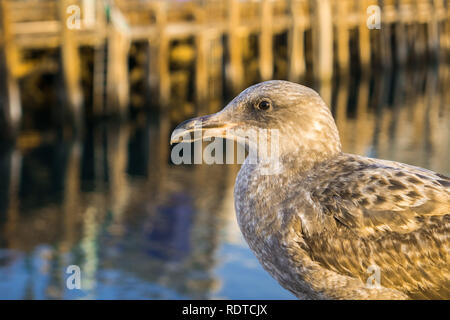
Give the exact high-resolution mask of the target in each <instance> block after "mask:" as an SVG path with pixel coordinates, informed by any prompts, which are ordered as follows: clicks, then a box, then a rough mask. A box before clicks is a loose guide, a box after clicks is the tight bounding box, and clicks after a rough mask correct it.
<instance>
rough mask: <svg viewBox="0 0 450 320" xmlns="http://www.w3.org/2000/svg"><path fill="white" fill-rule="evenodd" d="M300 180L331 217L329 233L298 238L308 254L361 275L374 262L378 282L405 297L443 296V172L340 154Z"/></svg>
mask: <svg viewBox="0 0 450 320" xmlns="http://www.w3.org/2000/svg"><path fill="white" fill-rule="evenodd" d="M330 177H333V179H330ZM307 179H308V180H309V179H310V180H311V187H310V190H311V198H312V200H313V201H317V203H320V210H321V213H322V214H324V215H330V216H332V217H333V218H334V219H335V221H336V229H335V231H334V232H333V234H331V236H330V234H327V236H324V234H323V233H322V232H324V231H322V232H320V231H319V232H316V233H312V234H309V235H306V236H305V237H304V241H305V244H306V245H307V246H308V248H309V250H310V252H311V256H312V259H313V260H316V261H318V262H319V263H320V264H321V265H323V266H325V267H326V268H329V269H331V270H334V271H336V272H339V273H341V274H345V275H349V276H357V277H358V278H360V279H361V280H363V281H365V280H366V279H367V277H368V276H369V274H368V273H367V268H368V267H369V266H370V265H374V264H375V265H377V266H378V267H379V268H380V271H381V273H380V275H381V285H382V286H385V287H389V288H395V289H397V290H400V291H402V292H405V293H406V294H408V296H410V297H411V298H433V299H449V298H450V282H449V280H450V278H449V271H448V251H449V241H448V240H449V239H448V234H449V228H450V179H449V178H447V177H445V176H442V175H439V174H436V173H434V172H431V171H429V170H424V169H421V168H417V167H413V166H408V165H404V164H400V163H396V162H391V161H383V160H378V159H369V158H364V157H359V156H354V155H347V154H342V155H341V156H339V157H337V158H336V159H335V160H334V161H330V162H327V163H326V164H325V165H324V167H323V168H320V170H317V171H316V173H315V174H312V175H311V176H310V177H308V178H307Z"/></svg>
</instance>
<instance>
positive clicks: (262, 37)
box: [259, 0, 273, 80]
mask: <svg viewBox="0 0 450 320" xmlns="http://www.w3.org/2000/svg"><path fill="white" fill-rule="evenodd" d="M260 10H261V11H260V19H261V20H260V23H261V25H260V34H259V72H260V76H261V80H270V79H271V78H272V75H273V33H272V24H273V12H272V0H262V2H261V6H260Z"/></svg>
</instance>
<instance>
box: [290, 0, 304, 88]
mask: <svg viewBox="0 0 450 320" xmlns="http://www.w3.org/2000/svg"><path fill="white" fill-rule="evenodd" d="M305 6H306V1H298V0H291V1H290V6H289V10H290V16H291V19H292V23H291V27H290V28H289V31H288V32H289V35H288V54H289V56H288V65H289V66H288V72H289V74H288V79H289V80H291V81H294V82H295V81H299V79H300V78H301V77H302V76H303V75H304V73H305V52H304V50H305V46H304V41H305V38H304V36H305V27H306V24H307V23H305V22H304V21H303V20H304V19H305V18H306V16H307V14H306V12H305V11H306V10H305Z"/></svg>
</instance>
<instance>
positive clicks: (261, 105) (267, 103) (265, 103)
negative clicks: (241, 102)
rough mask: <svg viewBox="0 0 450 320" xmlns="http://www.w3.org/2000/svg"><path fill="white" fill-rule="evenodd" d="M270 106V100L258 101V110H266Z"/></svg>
mask: <svg viewBox="0 0 450 320" xmlns="http://www.w3.org/2000/svg"><path fill="white" fill-rule="evenodd" d="M270 107H271V104H270V101H267V100H262V101H260V102H259V103H258V109H259V110H263V111H267V110H269V109H270Z"/></svg>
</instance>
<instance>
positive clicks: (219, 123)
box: [171, 80, 341, 157]
mask: <svg viewBox="0 0 450 320" xmlns="http://www.w3.org/2000/svg"><path fill="white" fill-rule="evenodd" d="M193 133H197V134H193ZM199 133H201V134H199ZM261 133H264V134H266V136H265V137H267V136H269V137H271V136H273V134H276V135H277V139H278V140H277V141H279V142H278V143H279V151H280V152H281V153H282V155H294V156H299V153H303V154H309V156H312V157H314V156H316V157H323V156H327V155H331V154H334V153H337V152H340V150H341V144H340V140H339V133H338V130H337V128H336V124H335V122H334V120H333V117H332V115H331V112H330V110H329V108H328V106H327V105H326V104H325V102H324V101H323V100H322V98H321V97H320V96H319V94H317V92H315V91H314V90H312V89H310V88H308V87H305V86H302V85H300V84H296V83H292V82H289V81H281V80H271V81H265V82H261V83H258V84H256V85H253V86H251V87H249V88H247V89H245V90H244V91H242V92H241V93H240V94H239V95H238V96H237V97H236V98H234V99H233V100H232V101H231V102H230V103H228V105H227V106H225V108H223V109H222V110H221V111H219V112H217V113H214V114H211V115H206V116H202V117H197V118H193V119H189V120H186V121H184V122H182V123H181V124H179V125H178V126H177V127H176V128H175V130H174V131H173V133H172V136H171V143H178V142H193V141H195V140H198V139H205V138H211V137H221V138H227V139H234V140H237V141H238V142H239V141H240V142H244V143H245V144H246V145H248V146H250V147H256V146H258V143H259V142H260V139H261ZM191 134H193V135H191Z"/></svg>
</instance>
